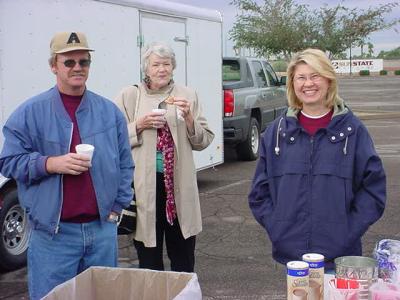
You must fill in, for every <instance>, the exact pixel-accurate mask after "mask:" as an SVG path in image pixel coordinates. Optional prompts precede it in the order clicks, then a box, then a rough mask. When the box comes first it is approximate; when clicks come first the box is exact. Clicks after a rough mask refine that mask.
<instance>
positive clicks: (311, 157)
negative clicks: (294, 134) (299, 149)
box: [307, 136, 314, 249]
mask: <svg viewBox="0 0 400 300" xmlns="http://www.w3.org/2000/svg"><path fill="white" fill-rule="evenodd" d="M310 144H311V151H310V168H309V170H308V184H309V189H310V198H309V199H310V200H309V207H310V208H309V211H310V215H309V218H311V216H312V194H313V191H312V190H313V189H312V173H313V172H312V171H313V155H314V136H311V137H310ZM310 223H311V226H310V233H309V236H308V239H307V248H308V249H311V236H312V223H313V222H312V220H310Z"/></svg>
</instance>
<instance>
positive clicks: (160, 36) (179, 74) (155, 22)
mask: <svg viewBox="0 0 400 300" xmlns="http://www.w3.org/2000/svg"><path fill="white" fill-rule="evenodd" d="M140 33H141V36H140V43H139V46H140V47H141V50H142V49H143V47H146V46H147V45H148V44H150V43H152V42H164V43H166V44H167V45H169V46H170V47H172V49H173V50H174V52H175V57H176V69H175V71H174V81H175V82H176V83H178V84H182V85H187V76H186V47H187V38H186V22H185V19H184V18H176V17H170V16H164V15H159V14H153V13H147V12H140Z"/></svg>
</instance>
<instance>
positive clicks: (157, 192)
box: [117, 43, 214, 272]
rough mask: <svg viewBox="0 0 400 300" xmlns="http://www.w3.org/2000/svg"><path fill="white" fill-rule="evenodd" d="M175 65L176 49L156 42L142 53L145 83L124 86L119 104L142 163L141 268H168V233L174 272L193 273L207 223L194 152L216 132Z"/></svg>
mask: <svg viewBox="0 0 400 300" xmlns="http://www.w3.org/2000/svg"><path fill="white" fill-rule="evenodd" d="M175 67H176V60H175V54H174V52H173V51H172V49H171V48H170V47H168V46H166V45H164V44H160V43H155V44H152V45H150V47H148V49H147V50H146V52H145V53H144V55H143V57H142V69H143V73H144V74H145V79H144V81H143V82H142V83H141V84H139V85H138V86H129V87H126V88H124V89H123V90H122V91H121V92H120V94H119V95H118V96H117V104H118V106H119V107H120V109H121V111H122V112H123V113H124V114H125V117H126V119H127V122H128V131H129V140H130V145H131V148H132V157H133V159H134V162H135V166H136V169H135V174H134V185H135V193H136V205H137V222H136V232H135V234H134V244H135V247H136V250H137V252H138V258H139V267H140V268H148V269H154V270H164V264H163V254H162V252H163V239H164V235H165V241H166V248H167V253H168V257H169V259H170V261H171V270H172V271H183V272H193V271H194V261H195V259H194V249H195V241H196V235H197V234H198V233H199V232H200V231H201V229H202V223H201V212H200V202H199V193H198V188H197V180H196V170H195V165H194V160H193V153H192V150H198V151H199V150H203V149H204V148H206V147H207V146H208V145H209V144H210V143H211V141H212V140H213V138H214V134H213V133H212V131H211V130H210V129H209V128H208V125H207V121H206V119H205V118H204V117H203V116H202V112H201V107H200V103H199V102H198V98H197V95H196V92H195V91H193V90H192V89H190V88H187V87H184V86H180V85H177V84H175V83H174V82H173V80H172V75H173V70H174V69H175Z"/></svg>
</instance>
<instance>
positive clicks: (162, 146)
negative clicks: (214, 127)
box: [157, 123, 176, 225]
mask: <svg viewBox="0 0 400 300" xmlns="http://www.w3.org/2000/svg"><path fill="white" fill-rule="evenodd" d="M157 151H161V152H162V154H163V158H164V185H165V192H166V194H167V199H166V205H165V212H166V216H167V221H168V223H169V224H170V225H173V224H174V220H175V219H176V207H175V198H174V141H173V139H172V134H171V131H170V130H169V127H168V125H167V123H165V125H164V127H162V128H159V129H157Z"/></svg>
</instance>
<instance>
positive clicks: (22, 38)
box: [0, 0, 223, 269]
mask: <svg viewBox="0 0 400 300" xmlns="http://www.w3.org/2000/svg"><path fill="white" fill-rule="evenodd" d="M58 31H82V32H84V33H86V35H87V37H88V42H89V45H90V47H92V48H93V49H95V52H94V53H92V61H93V63H92V66H91V71H90V75H89V80H88V82H87V86H88V88H89V89H90V90H92V91H94V92H96V93H98V94H101V95H103V96H106V97H108V98H110V99H113V98H114V97H115V95H116V94H117V93H118V92H119V91H120V90H121V88H123V87H125V86H127V85H130V84H136V83H138V82H140V80H141V77H142V74H141V72H140V67H141V66H140V61H141V49H142V48H143V47H145V46H146V45H147V44H149V43H151V42H153V41H163V42H165V43H167V44H169V45H170V46H171V47H172V48H173V49H174V51H175V54H176V58H177V68H176V70H175V72H174V80H175V82H177V83H180V84H183V85H187V86H189V87H192V88H194V89H195V90H196V91H197V93H198V96H199V99H200V102H201V104H202V107H203V110H204V115H205V116H206V118H207V119H208V122H209V126H210V128H211V129H212V130H213V132H214V133H215V139H214V141H213V142H212V143H211V145H210V146H209V147H208V148H207V149H205V150H203V151H201V152H195V153H194V155H195V162H196V168H197V169H198V170H200V169H204V168H208V167H211V166H214V165H217V164H221V163H222V162H223V129H222V128H223V125H222V117H221V116H222V74H221V70H222V17H221V14H220V13H219V12H217V11H213V10H208V9H202V8H197V7H192V6H188V5H183V4H178V3H173V2H167V1H162V0H68V1H67V0H65V1H61V0H29V1H26V0H0V107H1V116H0V117H1V128H3V126H4V122H5V121H6V120H7V118H8V116H9V115H10V113H11V112H12V111H14V110H15V108H16V107H17V106H18V105H20V104H21V103H22V102H23V101H24V100H26V99H27V98H29V97H31V96H33V95H35V94H38V93H40V92H42V91H44V90H46V89H48V88H50V87H51V86H53V85H54V84H55V78H54V75H53V74H52V73H51V71H50V69H49V66H48V62H47V61H48V58H49V56H50V52H49V43H50V39H51V37H52V36H53V35H54V33H55V32H58ZM2 145H3V135H2V134H1V135H0V147H2ZM26 226H27V225H26V220H25V216H24V211H23V210H22V209H21V207H20V206H19V204H18V197H17V192H16V185H15V182H13V180H9V179H7V178H4V177H3V176H0V268H3V269H14V268H16V267H19V266H21V265H23V264H24V263H25V252H26V247H27V240H28V239H27V238H28V234H27V230H26Z"/></svg>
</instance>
